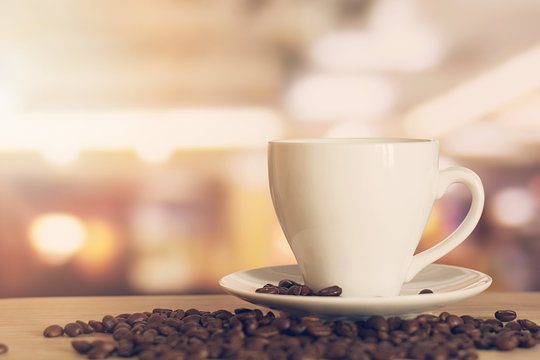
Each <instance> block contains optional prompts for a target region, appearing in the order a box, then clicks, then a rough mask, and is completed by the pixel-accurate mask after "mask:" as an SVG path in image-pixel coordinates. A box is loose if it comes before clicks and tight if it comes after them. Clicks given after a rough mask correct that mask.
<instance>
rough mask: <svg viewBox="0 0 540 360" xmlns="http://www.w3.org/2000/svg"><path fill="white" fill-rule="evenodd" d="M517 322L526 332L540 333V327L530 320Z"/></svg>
mask: <svg viewBox="0 0 540 360" xmlns="http://www.w3.org/2000/svg"><path fill="white" fill-rule="evenodd" d="M517 322H518V323H519V324H520V325H521V327H522V328H523V329H525V330H529V331H531V332H538V331H540V326H538V325H537V324H536V323H535V322H534V321H531V320H528V319H522V320H518V321H517Z"/></svg>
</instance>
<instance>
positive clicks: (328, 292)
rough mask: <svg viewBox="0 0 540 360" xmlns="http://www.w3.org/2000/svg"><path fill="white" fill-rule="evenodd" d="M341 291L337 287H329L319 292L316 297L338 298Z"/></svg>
mask: <svg viewBox="0 0 540 360" xmlns="http://www.w3.org/2000/svg"><path fill="white" fill-rule="evenodd" d="M342 291H343V290H342V289H341V288H340V287H339V286H337V285H333V286H329V287H326V288H324V289H321V290H319V292H318V293H317V295H318V296H340V295H341V292H342Z"/></svg>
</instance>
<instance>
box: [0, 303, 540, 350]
mask: <svg viewBox="0 0 540 360" xmlns="http://www.w3.org/2000/svg"><path fill="white" fill-rule="evenodd" d="M158 307H159V308H172V309H186V310H187V309H189V308H197V309H200V310H208V311H214V310H217V309H228V310H233V309H234V308H238V307H250V308H253V307H254V306H252V305H251V304H249V303H246V302H244V301H242V300H239V299H237V298H235V297H233V296H230V295H184V296H127V297H64V298H17V299H0V343H4V344H6V345H8V347H9V351H8V352H7V353H6V354H3V355H0V360H11V359H43V360H47V359H83V358H84V357H82V356H80V355H78V354H76V353H75V351H74V350H73V349H72V348H71V345H70V342H71V340H72V339H70V338H67V337H61V338H45V337H43V335H42V332H43V329H44V328H45V327H46V326H48V325H51V324H59V325H65V324H66V323H68V322H72V321H74V320H84V321H88V320H100V319H101V318H102V317H103V316H104V315H107V314H111V315H118V314H121V313H125V312H129V313H132V312H140V311H151V310H152V309H153V308H158ZM499 309H513V310H515V311H516V312H517V313H518V318H527V319H530V320H533V321H535V322H537V323H540V292H538V293H492V292H486V293H483V294H480V295H478V296H476V297H473V298H471V299H468V300H465V301H462V302H460V303H457V304H454V305H451V306H448V307H445V308H441V309H439V310H437V311H435V312H434V313H437V314H438V313H439V312H441V311H448V312H451V313H454V314H458V315H464V314H469V315H472V316H475V317H492V316H493V313H494V312H495V311H496V310H499ZM91 336H94V337H95V336H96V335H88V336H87V337H91ZM101 336H104V335H101ZM480 359H540V345H537V346H536V347H535V348H532V349H516V350H513V351H511V352H495V351H481V352H480Z"/></svg>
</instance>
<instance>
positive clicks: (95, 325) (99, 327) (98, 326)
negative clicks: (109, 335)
mask: <svg viewBox="0 0 540 360" xmlns="http://www.w3.org/2000/svg"><path fill="white" fill-rule="evenodd" d="M88 325H90V327H91V328H92V329H94V331H95V332H100V333H101V332H104V331H105V326H104V325H103V323H102V322H101V321H96V320H90V321H89V322H88Z"/></svg>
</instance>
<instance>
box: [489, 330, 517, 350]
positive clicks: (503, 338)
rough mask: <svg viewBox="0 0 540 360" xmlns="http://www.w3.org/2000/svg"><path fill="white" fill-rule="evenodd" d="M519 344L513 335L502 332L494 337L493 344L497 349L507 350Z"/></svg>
mask: <svg viewBox="0 0 540 360" xmlns="http://www.w3.org/2000/svg"><path fill="white" fill-rule="evenodd" d="M518 345H519V340H518V338H517V336H515V335H509V334H503V335H499V336H497V337H496V338H495V346H496V347H497V349H498V350H503V351H508V350H512V349H515V348H516V347H517V346H518Z"/></svg>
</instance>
